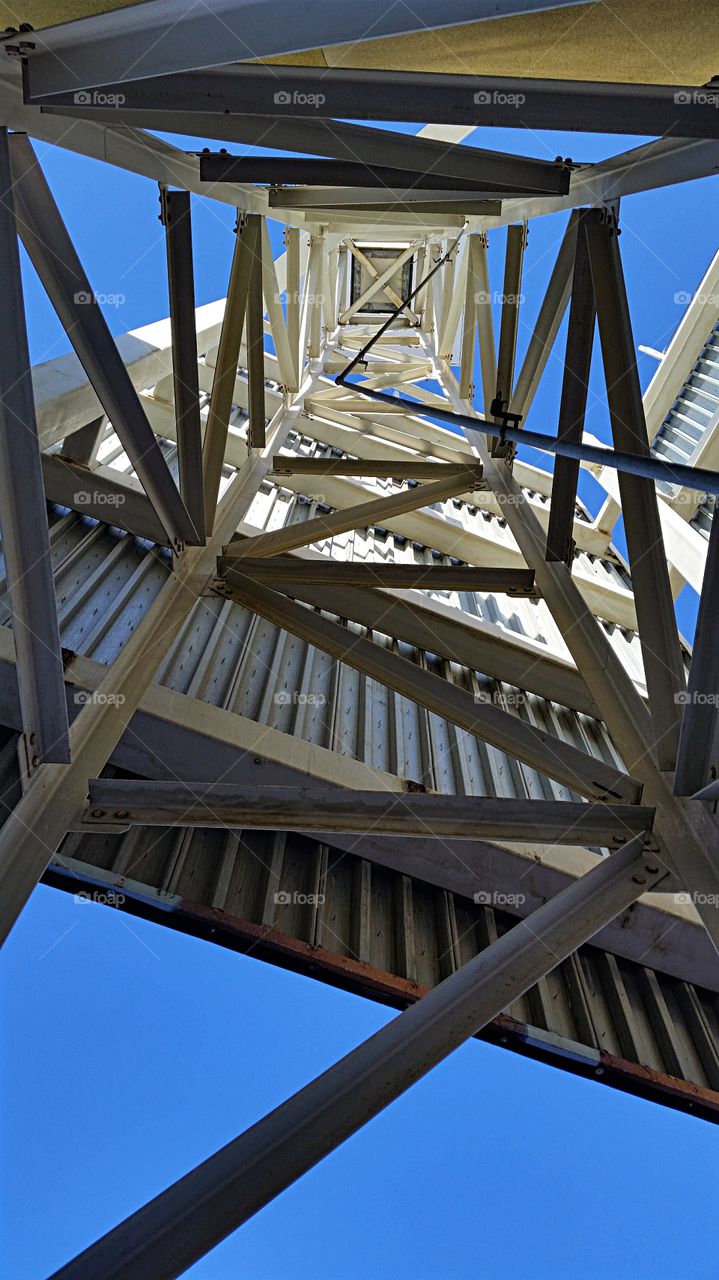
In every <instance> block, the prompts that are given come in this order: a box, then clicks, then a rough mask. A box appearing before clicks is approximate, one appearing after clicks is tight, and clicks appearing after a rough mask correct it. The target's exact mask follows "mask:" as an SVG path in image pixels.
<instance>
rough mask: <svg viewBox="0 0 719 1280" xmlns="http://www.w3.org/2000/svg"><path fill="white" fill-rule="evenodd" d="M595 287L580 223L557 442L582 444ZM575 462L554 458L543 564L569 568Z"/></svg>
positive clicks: (571, 551) (572, 543)
mask: <svg viewBox="0 0 719 1280" xmlns="http://www.w3.org/2000/svg"><path fill="white" fill-rule="evenodd" d="M595 318H596V308H595V305H594V288H593V286H592V272H591V267H590V265H589V250H588V248H587V235H586V231H585V227H584V219H583V218H581V217H580V219H579V223H578V226H577V240H576V255H575V259H574V275H573V277H572V301H571V304H570V308H569V328H568V330H567V350H566V354H565V357H564V379H563V381H562V398H561V401H560V405H559V425H558V427H557V436H558V438H559V439H560V440H573V441H575V442H576V443H577V444H578V443H580V442H581V439H582V436H583V434H584V415H585V411H586V407H587V395H588V392H589V370H590V366H591V363H592V346H593V344H594V322H595ZM578 480H579V460H578V459H577V458H557V459H556V461H555V464H554V479H553V481H552V505H551V507H550V511H549V527H548V529H547V560H563V561H564V562H565V563H566V564H571V562H572V557H573V555H574V539H573V538H572V527H573V524H574V510H575V507H576V503H577V483H578Z"/></svg>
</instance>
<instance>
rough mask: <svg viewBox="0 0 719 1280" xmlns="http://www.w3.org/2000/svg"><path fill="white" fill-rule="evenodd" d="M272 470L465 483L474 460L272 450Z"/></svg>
mask: <svg viewBox="0 0 719 1280" xmlns="http://www.w3.org/2000/svg"><path fill="white" fill-rule="evenodd" d="M272 471H273V474H274V475H276V476H373V477H374V478H375V479H376V480H393V479H403V480H440V479H442V478H443V477H444V476H451V475H455V476H464V477H465V479H466V480H467V482H468V483H469V482H470V481H472V482H473V481H474V480H475V479H476V467H475V464H474V463H473V462H471V461H469V460H468V461H467V462H466V463H463V462H431V461H425V460H423V459H418V458H414V457H413V456H412V454H411V453H408V454H407V455H406V458H402V459H401V460H400V459H397V461H390V462H387V461H386V460H385V459H384V458H322V457H316V458H300V457H298V456H297V455H296V454H286V455H285V454H282V453H276V454H275V456H274V458H273V459H272Z"/></svg>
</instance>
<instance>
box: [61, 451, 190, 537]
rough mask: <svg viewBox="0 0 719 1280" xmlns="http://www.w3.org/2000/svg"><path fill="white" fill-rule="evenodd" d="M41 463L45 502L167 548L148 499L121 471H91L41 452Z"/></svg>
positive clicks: (68, 460)
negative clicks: (125, 480)
mask: <svg viewBox="0 0 719 1280" xmlns="http://www.w3.org/2000/svg"><path fill="white" fill-rule="evenodd" d="M41 463H42V480H43V485H44V487H45V497H46V498H47V500H48V502H57V503H58V504H59V505H60V506H61V507H69V508H70V510H72V511H79V512H80V514H81V515H83V516H91V517H92V518H93V520H102V521H103V522H104V523H105V524H109V525H114V527H115V528H117V529H125V530H126V531H127V532H128V533H132V534H134V535H135V537H137V538H148V539H149V541H150V542H156V543H158V544H159V545H160V546H169V540H168V535H167V533H166V532H165V530H164V529H163V527H162V525H161V524H160V520H159V517H158V516H157V514H156V512H155V508H154V507H153V505H152V503H151V502H150V499H149V498H148V497H147V495H146V494H145V493H143V492H142V490H141V489H140V488H139V486H137V487H134V486H133V485H132V484H130V483H127V482H125V483H123V479H122V477H121V474H120V472H118V471H112V470H111V469H110V468H109V467H96V468H95V469H94V470H90V469H89V468H88V467H84V466H82V465H81V464H80V463H77V462H73V461H72V459H69V458H66V457H65V456H64V455H63V454H61V453H44V454H43V455H42V459H41Z"/></svg>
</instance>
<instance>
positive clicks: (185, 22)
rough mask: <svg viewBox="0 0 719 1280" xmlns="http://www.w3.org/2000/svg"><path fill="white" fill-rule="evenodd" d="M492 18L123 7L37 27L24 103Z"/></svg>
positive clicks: (254, 7)
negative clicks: (32, 96) (44, 95)
mask: <svg viewBox="0 0 719 1280" xmlns="http://www.w3.org/2000/svg"><path fill="white" fill-rule="evenodd" d="M577 2H578V0H502V6H501V8H502V13H503V15H506V14H512V13H520V14H521V13H532V12H535V11H540V12H541V11H542V10H545V9H555V8H556V9H559V8H562V7H564V6H565V5H568V4H576V3H577ZM586 2H587V0H579V3H586ZM133 10H135V12H133ZM496 16H497V4H496V0H445V3H444V5H443V7H442V10H441V12H438V11H437V5H436V0H413V4H412V7H411V8H404V7H397V6H390V7H389V8H388V6H387V4H386V0H365V3H364V4H363V5H362V8H361V10H358V9H356V8H355V7H354V6H352V5H350V6H347V7H346V8H341V7H339V8H338V6H337V4H336V3H335V0H313V3H312V4H311V5H310V6H304V5H297V4H295V2H294V0H254V3H246V2H243V0H212V8H211V9H206V10H204V9H201V10H196V9H195V8H194V6H193V5H189V7H188V4H187V0H152V2H151V3H145V4H143V5H142V8H140V7H139V6H135V5H133V6H131V7H130V8H129V9H127V8H126V7H125V6H123V8H122V9H121V10H119V11H114V12H103V13H95V14H92V15H88V16H87V17H84V18H80V19H78V20H76V21H75V22H73V23H72V24H70V23H62V24H59V25H56V26H50V27H45V28H44V29H43V32H42V39H41V40H39V41H38V47H37V48H36V47H35V45H34V43H32V42H31V50H32V52H31V53H30V65H29V68H28V82H27V83H28V88H29V91H30V93H31V94H37V93H70V94H71V95H72V94H74V93H75V92H76V91H77V90H78V89H86V88H88V87H90V88H92V87H95V86H97V85H104V86H107V85H108V84H110V83H111V82H112V81H114V80H119V81H121V82H122V83H125V82H126V81H127V80H129V79H136V78H141V77H143V76H162V75H174V74H175V73H176V72H185V71H192V70H194V69H195V68H196V67H221V66H225V65H226V64H227V63H235V62H241V61H242V60H243V59H244V58H247V57H252V58H272V57H276V56H277V55H279V54H290V53H298V52H303V51H304V50H307V49H315V48H318V47H321V46H331V45H341V44H355V43H357V42H361V41H363V40H367V39H368V38H372V39H378V38H379V37H381V36H397V35H405V34H406V33H410V32H414V31H425V30H427V29H433V28H436V27H451V26H459V25H463V24H465V23H475V22H481V21H482V20H483V19H486V18H495V17H496ZM350 114H351V113H350Z"/></svg>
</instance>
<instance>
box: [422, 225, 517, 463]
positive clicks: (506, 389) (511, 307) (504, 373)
mask: <svg viewBox="0 0 719 1280" xmlns="http://www.w3.org/2000/svg"><path fill="white" fill-rule="evenodd" d="M526 243H527V229H526V227H525V226H524V225H523V224H522V225H519V226H517V225H515V226H511V227H507V251H506V255H505V259H504V283H503V285H502V319H501V323H500V326H499V350H498V353H497V388H496V398H497V400H501V401H502V403H503V404H506V405H507V406H509V402H510V400H511V399H512V387H513V385H514V362H515V358H516V354H517V330H518V329H519V296H520V289H521V287H522V263H523V261H524V247H525V245H526ZM440 354H441V353H440ZM495 421H498V419H495ZM510 452H511V446H507V445H506V444H504V443H503V442H502V441H501V440H497V439H494V440H492V457H500V458H502V457H505V455H506V454H508V453H510Z"/></svg>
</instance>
